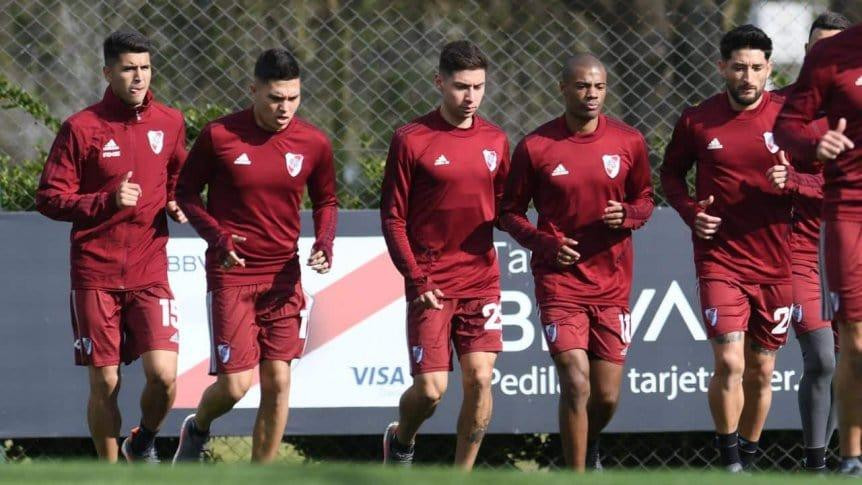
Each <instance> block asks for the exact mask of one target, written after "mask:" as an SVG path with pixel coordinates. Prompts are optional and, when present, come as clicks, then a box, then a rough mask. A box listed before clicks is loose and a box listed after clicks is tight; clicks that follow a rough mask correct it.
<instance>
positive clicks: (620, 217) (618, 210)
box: [602, 200, 626, 229]
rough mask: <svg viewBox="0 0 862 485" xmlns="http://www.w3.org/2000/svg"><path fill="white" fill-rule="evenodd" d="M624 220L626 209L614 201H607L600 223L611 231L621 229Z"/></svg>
mask: <svg viewBox="0 0 862 485" xmlns="http://www.w3.org/2000/svg"><path fill="white" fill-rule="evenodd" d="M625 219H626V208H625V207H623V205H622V204H621V203H619V202H617V201H615V200H609V201H608V206H607V207H605V213H604V214H603V215H602V221H604V223H605V225H607V226H608V227H610V228H611V229H617V228H619V227H622V225H623V221H625Z"/></svg>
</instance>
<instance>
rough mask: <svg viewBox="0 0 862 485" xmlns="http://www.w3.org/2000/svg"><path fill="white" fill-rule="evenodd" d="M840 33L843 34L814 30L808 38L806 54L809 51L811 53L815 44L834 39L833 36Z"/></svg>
mask: <svg viewBox="0 0 862 485" xmlns="http://www.w3.org/2000/svg"><path fill="white" fill-rule="evenodd" d="M839 32H841V31H840V30H825V29H814V30H813V31H812V32H811V36H810V37H808V43H807V44H805V52H806V53H807V52H808V51H810V50H811V48H812V47H814V44H816V43H817V41H818V40H823V39H828V38H829V37H832V36H833V35H836V34H838V33H839Z"/></svg>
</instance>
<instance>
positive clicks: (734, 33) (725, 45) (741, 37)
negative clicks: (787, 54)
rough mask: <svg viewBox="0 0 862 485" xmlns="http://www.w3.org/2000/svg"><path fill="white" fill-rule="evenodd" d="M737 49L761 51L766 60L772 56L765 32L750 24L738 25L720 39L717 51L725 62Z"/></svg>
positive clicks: (770, 43)
mask: <svg viewBox="0 0 862 485" xmlns="http://www.w3.org/2000/svg"><path fill="white" fill-rule="evenodd" d="M739 49H757V50H762V51H763V53H764V54H765V55H766V59H767V60H768V59H769V58H770V57H771V56H772V39H770V38H769V36H768V35H766V32H764V31H762V30H760V29H759V28H757V27H755V26H754V25H751V24H745V25H740V26H739V27H736V28H734V29H733V30H731V31H730V32H728V33H726V34H724V36H723V37H722V38H721V44H720V46H719V50H720V51H721V58H722V59H724V60H725V61H726V60H728V59H730V55H731V54H732V53H733V51H736V50H739Z"/></svg>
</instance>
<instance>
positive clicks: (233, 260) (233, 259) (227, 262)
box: [221, 234, 246, 270]
mask: <svg viewBox="0 0 862 485" xmlns="http://www.w3.org/2000/svg"><path fill="white" fill-rule="evenodd" d="M230 238H231V240H233V242H234V243H241V242H245V241H246V238H244V237H242V236H237V235H236V234H231V235H230ZM221 265H222V268H224V269H226V270H230V269H231V268H235V267H237V266H242V267H243V268H245V259H244V258H240V257H239V255H238V254H237V253H236V251H229V252H228V253H227V256H225V258H224V261H222V262H221Z"/></svg>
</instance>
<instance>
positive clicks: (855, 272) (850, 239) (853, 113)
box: [775, 24, 862, 476]
mask: <svg viewBox="0 0 862 485" xmlns="http://www.w3.org/2000/svg"><path fill="white" fill-rule="evenodd" d="M860 45H862V25H858V24H857V25H855V26H853V27H850V28H848V29H847V30H845V31H844V32H841V33H839V34H837V35H835V36H833V37H832V38H829V39H824V40H822V41H820V42H817V44H816V45H815V46H814V47H813V48H812V49H811V52H809V53H808V55H807V56H806V57H805V63H804V64H803V65H802V71H801V72H800V73H799V79H798V80H797V82H796V84H795V87H794V89H793V92H792V93H791V95H790V98H789V99H788V101H787V104H786V105H785V106H784V109H783V110H782V112H781V115H780V117H779V118H778V121H777V123H776V127H775V129H776V135H777V139H778V141H779V142H780V143H782V144H783V145H784V146H786V147H787V149H788V150H789V151H790V153H791V154H792V155H793V158H794V164H797V168H800V169H804V168H806V167H805V165H811V164H814V163H822V164H823V165H824V168H823V174H824V178H825V179H826V185H825V188H824V194H823V212H822V216H823V224H824V236H825V254H824V259H825V263H826V273H827V280H828V287H829V289H830V290H831V294H830V300H831V303H832V304H833V310H835V316H836V318H837V320H838V324H839V327H840V331H839V347H840V349H841V358H840V359H838V369H837V372H836V376H835V392H836V398H837V401H838V427H839V433H838V435H839V438H840V444H841V466H840V470H839V471H840V472H841V473H843V474H848V475H855V476H862V461H860V455H862V278H860V272H862V262H860V259H859V254H860V250H862V246H860V244H862V239H860V229H862V204H860V202H859V201H860V200H862V165H860V162H862V49H860V48H859V46H860ZM821 113H825V115H826V117H827V120H828V126H829V127H831V129H829V130H827V131H826V132H825V133H824V132H823V131H821V130H819V129H818V127H817V123H812V122H814V121H815V120H817V119H818V118H820V117H822V114H821ZM857 145H858V146H857Z"/></svg>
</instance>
